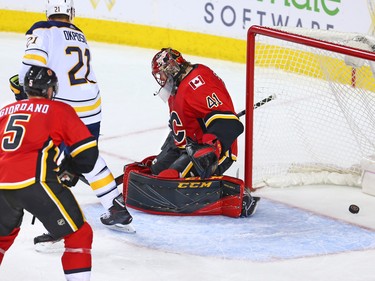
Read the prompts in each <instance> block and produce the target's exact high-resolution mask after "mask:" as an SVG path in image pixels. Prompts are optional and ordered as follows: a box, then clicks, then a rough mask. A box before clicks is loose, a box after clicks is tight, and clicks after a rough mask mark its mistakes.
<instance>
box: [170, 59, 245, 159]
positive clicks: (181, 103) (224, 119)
mask: <svg viewBox="0 0 375 281" xmlns="http://www.w3.org/2000/svg"><path fill="white" fill-rule="evenodd" d="M168 103H169V110H170V127H171V129H172V131H173V135H174V140H175V143H176V145H177V146H178V147H183V146H185V145H186V138H187V137H189V138H191V139H193V140H194V141H196V142H198V143H201V142H202V136H203V134H205V133H212V134H214V135H216V136H217V137H218V138H219V139H220V141H221V143H222V145H223V151H228V150H229V151H230V155H228V156H229V157H231V158H232V159H233V160H236V157H237V140H236V139H235V140H234V141H233V137H232V135H231V132H232V131H233V125H234V127H236V124H238V123H240V121H239V119H238V117H237V116H236V114H235V111H234V107H233V103H232V100H231V97H230V95H229V93H228V91H227V89H226V87H225V84H224V82H223V81H222V80H221V79H220V78H219V77H218V76H217V75H216V74H215V72H213V71H212V70H211V69H210V68H208V67H207V66H205V65H202V64H195V65H193V70H192V71H191V72H190V73H189V74H188V75H187V76H186V77H185V78H184V79H183V80H182V81H181V83H180V84H179V86H178V88H177V92H176V94H175V95H173V96H171V97H170V98H169V100H168ZM235 133H236V134H238V133H237V132H235Z"/></svg>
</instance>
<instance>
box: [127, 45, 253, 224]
mask: <svg viewBox="0 0 375 281" xmlns="http://www.w3.org/2000/svg"><path fill="white" fill-rule="evenodd" d="M151 67H152V75H153V76H154V78H155V80H156V81H157V83H158V84H159V85H160V87H161V88H160V89H159V91H158V92H157V93H156V95H159V96H160V97H161V98H162V99H163V100H164V101H165V102H168V105H169V113H170V116H169V127H170V133H169V135H168V137H167V139H166V141H165V143H164V144H163V146H162V148H161V152H160V153H159V154H158V155H157V156H151V157H148V158H146V159H145V160H143V161H142V162H141V165H140V166H142V167H143V170H142V171H140V173H138V174H137V173H130V171H131V170H132V169H135V170H136V169H137V168H135V167H137V165H136V164H133V165H127V167H125V178H124V189H125V190H124V194H125V192H126V194H125V195H126V199H127V203H128V204H129V206H133V207H135V208H137V207H138V208H139V209H148V210H149V211H150V212H167V213H168V212H173V213H192V214H203V213H204V214H218V213H220V214H224V215H229V216H234V217H236V216H244V217H247V216H251V215H252V214H254V212H255V210H256V207H257V202H258V201H259V198H258V197H252V196H251V195H250V192H249V190H248V189H245V188H244V186H243V182H242V181H241V180H239V179H234V178H231V177H223V174H224V172H225V171H227V170H228V168H229V167H230V166H231V165H232V163H233V162H234V161H236V159H237V138H238V136H239V135H240V134H241V133H242V132H243V129H244V127H243V124H242V123H241V121H240V120H239V118H238V117H237V115H236V113H235V110H234V106H233V102H232V99H231V97H230V95H229V93H228V91H227V89H226V86H225V84H224V82H223V80H221V79H220V77H218V75H216V73H215V72H214V71H213V70H211V69H210V68H209V67H207V66H205V65H203V64H191V63H190V62H188V61H186V60H185V59H184V58H183V57H182V55H181V53H180V52H178V51H177V50H174V49H172V48H163V49H161V50H160V51H159V52H158V53H157V54H156V55H155V56H154V57H153V59H152V63H151ZM133 171H134V170H133ZM147 174H149V175H150V176H149V177H147V176H146V175H147ZM140 175H142V176H143V177H144V178H143V179H142V178H137V179H134V177H137V176H140ZM192 178H195V179H194V181H195V182H193V183H192V182H189V184H187V185H186V180H190V179H192ZM133 179H134V181H133ZM197 181H198V182H197ZM182 183H184V184H182ZM150 186H154V187H155V186H158V187H159V189H158V188H156V189H155V188H154V189H153V190H152V192H156V191H155V190H160V192H161V193H159V195H158V200H162V202H161V203H160V204H157V202H159V201H158V200H156V199H155V200H154V199H153V198H154V197H155V196H153V195H150V196H148V198H149V199H147V198H143V196H142V195H141V194H142V193H144V192H145V190H147V189H148V188H150ZM167 186H169V187H168V188H167ZM197 187H201V188H197ZM203 187H205V188H203ZM189 188H195V189H196V191H197V190H199V192H198V193H200V195H198V197H199V198H200V199H199V200H198V201H199V202H197V200H196V199H197V198H198V197H197V193H196V192H195V193H194V194H195V195H193V197H195V198H191V196H190V195H186V194H191V193H189V190H188V189H189ZM142 189H143V192H142ZM166 189H168V190H169V191H166ZM183 189H184V191H186V192H185V193H184V194H183V195H182V198H180V199H177V198H176V196H177V195H176V194H181V191H182V190H183ZM139 196H142V198H140V197H139ZM159 196H160V198H159ZM145 200H146V201H148V200H151V202H149V204H148V203H145V202H144V201H145ZM228 201H230V204H229V203H228ZM167 202H169V203H167ZM193 202H194V204H195V207H192V206H193V205H194V204H193ZM138 203H139V204H138ZM170 203H171V205H170ZM166 205H167V206H166ZM172 205H175V206H180V207H181V208H180V207H172ZM187 206H189V207H187ZM223 208H224V209H223ZM228 210H230V211H228Z"/></svg>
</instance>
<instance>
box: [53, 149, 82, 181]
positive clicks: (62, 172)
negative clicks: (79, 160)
mask: <svg viewBox="0 0 375 281" xmlns="http://www.w3.org/2000/svg"><path fill="white" fill-rule="evenodd" d="M70 163H71V157H69V156H66V157H65V158H64V159H63V160H62V161H61V164H60V166H59V171H58V172H57V176H58V177H59V179H60V181H61V183H62V184H63V185H65V186H67V187H72V186H75V185H76V184H77V182H78V180H79V176H78V175H76V174H75V173H74V172H73V171H72V170H71V164H70Z"/></svg>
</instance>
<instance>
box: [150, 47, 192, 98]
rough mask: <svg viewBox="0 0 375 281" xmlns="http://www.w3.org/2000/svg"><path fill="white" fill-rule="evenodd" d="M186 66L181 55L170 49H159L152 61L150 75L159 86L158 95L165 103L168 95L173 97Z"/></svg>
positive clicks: (186, 63)
mask: <svg viewBox="0 0 375 281" xmlns="http://www.w3.org/2000/svg"><path fill="white" fill-rule="evenodd" d="M187 66H188V62H187V61H186V60H185V59H184V58H183V57H182V55H181V53H180V52H179V51H177V50H174V49H171V48H163V49H161V50H160V51H159V52H158V53H157V54H156V55H155V56H154V57H153V59H152V62H151V68H152V75H153V76H154V78H155V80H156V82H158V84H159V85H160V89H159V91H158V92H157V93H156V94H155V95H159V96H160V97H161V98H162V99H163V100H164V101H167V100H168V98H169V96H170V95H174V94H175V93H176V90H177V86H178V83H179V82H180V80H181V76H182V74H184V73H185V70H186V68H187Z"/></svg>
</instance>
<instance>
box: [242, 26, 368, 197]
mask: <svg viewBox="0 0 375 281" xmlns="http://www.w3.org/2000/svg"><path fill="white" fill-rule="evenodd" d="M373 51H375V38H373V37H370V36H367V35H361V34H356V33H340V32H335V31H324V30H307V29H302V28H301V29H299V28H294V29H286V28H283V29H281V28H280V29H279V28H267V27H261V26H252V27H251V28H250V29H249V30H248V34H247V62H246V64H247V65H246V119H245V120H246V125H245V169H244V178H245V186H247V187H249V188H250V189H252V190H254V189H256V188H257V187H261V186H265V185H269V186H289V185H306V184H341V185H353V186H355V185H360V177H361V173H362V168H361V160H362V159H363V158H366V157H367V158H370V159H371V158H372V156H373V155H375V80H374V74H375V64H374V62H375V53H373ZM271 95H274V96H275V98H274V99H273V100H272V101H270V102H268V103H266V104H264V105H263V106H261V107H259V108H258V109H253V105H254V103H256V102H257V101H259V100H262V99H264V98H266V97H269V96H271ZM374 159H375V158H374ZM374 161H375V160H374Z"/></svg>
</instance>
